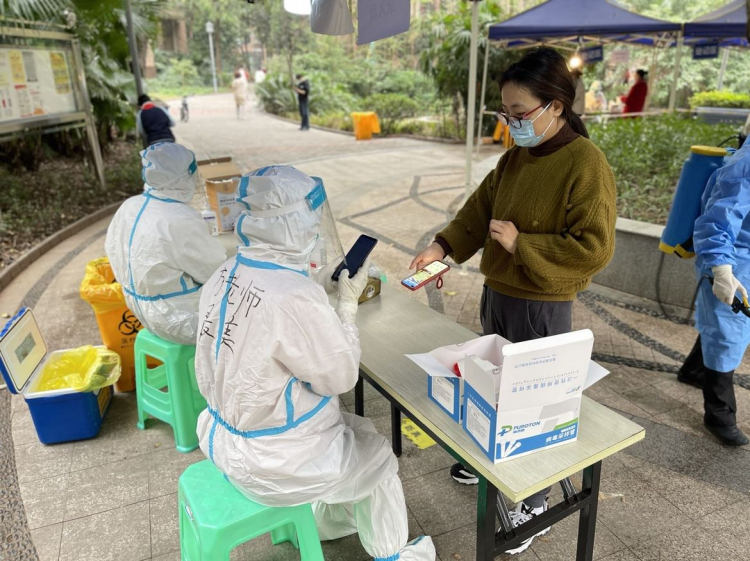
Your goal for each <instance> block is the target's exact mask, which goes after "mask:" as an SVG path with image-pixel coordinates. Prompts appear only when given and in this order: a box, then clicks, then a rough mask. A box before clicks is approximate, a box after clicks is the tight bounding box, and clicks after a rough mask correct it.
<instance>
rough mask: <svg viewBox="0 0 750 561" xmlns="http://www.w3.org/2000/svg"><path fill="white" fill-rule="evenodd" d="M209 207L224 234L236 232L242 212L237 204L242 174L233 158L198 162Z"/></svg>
mask: <svg viewBox="0 0 750 561" xmlns="http://www.w3.org/2000/svg"><path fill="white" fill-rule="evenodd" d="M197 164H198V172H199V173H200V175H201V178H202V180H203V185H204V187H205V190H206V198H207V199H208V204H209V206H210V207H211V208H212V209H213V210H214V212H216V222H217V225H218V227H219V230H220V231H222V232H227V231H232V230H234V225H235V223H236V222H237V218H238V217H239V215H240V212H241V211H242V205H240V204H239V203H237V202H236V199H237V187H238V185H239V180H240V176H241V175H242V172H241V171H240V169H239V168H238V167H237V165H236V164H235V163H234V162H233V161H232V158H231V157H228V156H227V157H223V158H214V159H211V160H201V161H199V162H197Z"/></svg>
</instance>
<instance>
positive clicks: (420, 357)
mask: <svg viewBox="0 0 750 561" xmlns="http://www.w3.org/2000/svg"><path fill="white" fill-rule="evenodd" d="M509 343H510V342H509V341H508V340H507V339H503V338H502V337H500V336H499V335H485V336H484V337H479V338H477V339H472V340H471V341H467V342H466V343H458V344H456V345H446V346H445V347H439V348H437V349H435V350H434V351H430V352H429V353H423V354H415V355H406V357H407V358H408V359H410V360H412V361H414V362H415V363H416V364H418V365H419V366H420V368H422V369H423V370H424V371H425V372H427V374H429V375H430V376H441V377H444V378H445V377H448V376H455V374H454V373H453V365H455V364H456V363H458V362H459V361H461V360H463V359H465V358H467V357H470V356H477V357H479V358H481V359H483V360H487V361H489V362H491V363H492V364H495V365H501V364H502V363H503V355H502V352H501V349H502V348H503V345H507V344H509Z"/></svg>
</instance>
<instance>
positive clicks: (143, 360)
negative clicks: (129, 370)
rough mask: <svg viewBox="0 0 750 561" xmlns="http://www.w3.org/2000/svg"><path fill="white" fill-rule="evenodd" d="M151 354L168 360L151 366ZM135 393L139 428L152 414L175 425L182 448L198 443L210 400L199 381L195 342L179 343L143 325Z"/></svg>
mask: <svg viewBox="0 0 750 561" xmlns="http://www.w3.org/2000/svg"><path fill="white" fill-rule="evenodd" d="M149 358H155V359H157V360H159V361H161V362H163V363H164V364H161V365H160V366H157V367H155V368H149V367H148V359H149ZM135 393H136V398H137V402H138V428H139V429H141V430H143V429H145V428H146V419H147V418H148V416H149V415H151V416H152V417H156V418H157V419H159V420H161V421H164V422H165V423H169V424H170V425H172V430H173V431H174V440H175V445H176V448H177V450H178V451H180V452H183V453H188V452H192V451H193V450H195V449H196V448H197V447H198V435H197V434H196V432H195V429H196V426H197V424H198V415H200V413H201V411H203V410H204V409H205V408H206V400H205V399H204V398H203V396H202V395H201V394H200V392H199V391H198V384H197V382H196V381H195V345H178V344H177V343H172V342H170V341H165V340H164V339H162V338H160V337H157V336H156V335H154V334H153V333H151V332H150V331H148V330H146V329H141V330H140V331H139V332H138V336H137V337H136V338H135Z"/></svg>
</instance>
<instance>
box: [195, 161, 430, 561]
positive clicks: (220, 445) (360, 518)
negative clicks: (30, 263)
mask: <svg viewBox="0 0 750 561" xmlns="http://www.w3.org/2000/svg"><path fill="white" fill-rule="evenodd" d="M238 201H239V202H240V203H241V204H242V205H244V206H245V208H246V209H247V210H246V211H243V213H242V214H241V215H240V218H239V220H238V222H237V226H236V233H237V237H238V238H239V240H240V245H239V248H238V254H237V256H236V257H234V258H232V259H230V260H229V261H227V262H226V263H225V264H224V265H223V266H222V267H220V268H219V270H218V271H217V272H216V273H215V274H214V275H213V276H212V277H211V279H210V280H209V281H208V283H207V284H206V286H205V288H204V290H203V295H202V296H201V303H200V320H201V325H200V328H199V336H198V344H197V347H196V356H195V374H196V379H197V381H198V387H199V389H200V391H201V393H202V394H203V396H204V397H205V398H206V401H207V402H208V407H207V409H206V410H205V411H203V413H201V415H200V417H199V419H198V428H197V432H198V438H199V440H200V447H201V450H202V451H203V453H204V454H205V455H206V457H208V458H209V459H210V460H211V461H212V462H213V463H214V464H215V465H216V467H217V468H219V469H220V470H221V471H222V472H223V473H224V474H225V475H226V476H227V479H228V481H229V482H230V483H232V485H234V486H235V487H236V488H237V489H239V490H240V492H242V493H244V494H245V495H246V496H248V497H249V498H251V499H252V500H253V501H255V502H258V503H260V504H264V505H268V506H293V505H299V504H304V503H312V507H313V513H314V515H315V521H316V524H317V527H318V533H319V535H320V538H321V539H322V540H330V539H337V538H341V537H344V536H347V535H350V534H354V533H359V538H360V540H361V542H362V545H363V546H364V548H365V550H366V551H367V553H368V554H369V555H371V556H372V557H374V558H375V559H376V560H381V561H384V560H386V559H387V560H396V559H401V560H403V561H433V560H434V559H435V549H434V546H433V544H432V540H431V539H430V538H429V537H422V538H417V539H416V540H414V541H412V542H408V535H409V528H408V524H407V511H406V503H405V500H404V493H403V489H402V487H401V481H400V479H399V477H398V461H397V460H396V456H394V454H393V452H392V450H391V447H390V445H389V444H388V440H387V439H386V438H385V437H384V436H382V435H380V434H378V433H377V432H376V430H375V427H374V426H373V424H372V422H371V421H370V420H369V419H366V418H362V417H357V416H355V415H351V414H349V413H342V412H341V410H340V407H339V397H338V396H339V394H342V393H345V392H348V391H350V390H351V389H352V388H354V385H355V384H356V382H357V379H358V376H359V359H360V354H361V353H360V346H359V334H358V331H357V327H356V325H355V318H356V314H357V300H358V299H359V297H360V295H361V294H362V291H363V290H364V288H365V285H366V283H367V269H368V265H367V263H366V264H365V265H363V267H362V268H361V269H360V271H359V272H358V273H356V274H355V275H354V276H353V277H352V278H349V273H348V271H346V270H345V271H343V272H342V273H341V275H340V277H339V279H340V280H339V281H338V283H334V282H333V281H332V280H331V275H332V273H333V271H334V269H335V268H336V267H337V265H338V264H339V263H340V260H334V261H332V262H331V263H329V264H328V265H326V266H325V267H323V268H321V269H320V272H319V273H318V275H317V277H316V279H312V278H309V277H308V276H307V275H308V266H309V261H310V254H311V252H312V250H313V248H314V246H315V244H316V242H317V240H318V237H319V234H320V232H321V221H323V219H324V217H325V214H328V212H327V211H326V209H327V208H328V206H327V204H326V196H325V189H324V188H323V185H322V183H320V182H317V181H315V180H314V179H312V178H311V177H308V176H307V175H305V174H304V173H302V172H300V171H298V170H296V169H294V168H291V167H288V166H271V167H267V168H261V169H260V170H256V171H255V172H252V173H250V174H248V175H246V176H244V177H243V178H242V179H241V181H240V186H239V198H238ZM326 292H330V293H333V292H337V293H338V302H337V304H336V308H335V309H334V308H333V307H332V306H331V305H330V304H329V297H328V294H326Z"/></svg>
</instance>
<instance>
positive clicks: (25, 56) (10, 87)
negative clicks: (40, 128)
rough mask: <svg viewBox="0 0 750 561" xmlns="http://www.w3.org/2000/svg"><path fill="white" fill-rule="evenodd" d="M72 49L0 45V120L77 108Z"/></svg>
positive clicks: (5, 120) (31, 116)
mask: <svg viewBox="0 0 750 561" xmlns="http://www.w3.org/2000/svg"><path fill="white" fill-rule="evenodd" d="M72 66H73V64H72V52H71V51H70V50H63V49H56V48H52V49H48V48H43V47H37V48H16V47H10V46H0V123H5V122H7V121H16V120H22V119H29V118H33V117H41V116H44V115H64V114H70V113H76V112H79V111H81V109H82V108H80V107H79V106H78V105H79V104H78V101H77V99H76V95H75V91H74V90H73V77H72V75H71V67H72Z"/></svg>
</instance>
